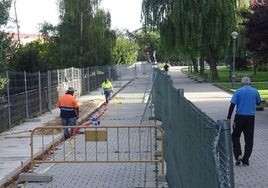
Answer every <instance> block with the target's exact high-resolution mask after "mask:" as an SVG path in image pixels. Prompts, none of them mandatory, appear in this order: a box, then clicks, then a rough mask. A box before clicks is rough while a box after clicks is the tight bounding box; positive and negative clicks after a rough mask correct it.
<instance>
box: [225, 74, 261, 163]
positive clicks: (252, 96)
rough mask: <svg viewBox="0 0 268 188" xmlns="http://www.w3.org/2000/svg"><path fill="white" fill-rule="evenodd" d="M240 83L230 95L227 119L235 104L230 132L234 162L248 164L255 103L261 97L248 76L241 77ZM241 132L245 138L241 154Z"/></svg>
mask: <svg viewBox="0 0 268 188" xmlns="http://www.w3.org/2000/svg"><path fill="white" fill-rule="evenodd" d="M241 84H242V87H241V88H239V89H237V90H236V91H235V92H234V94H233V96H232V99H231V104H230V107H229V111H228V116H227V121H228V122H230V120H231V116H232V113H233V110H234V107H235V106H236V114H235V118H234V122H233V132H232V142H233V151H234V157H235V160H236V163H235V164H236V165H240V164H241V162H242V164H243V165H245V166H248V165H249V158H250V156H251V153H252V149H253V140H254V124H255V113H256V105H259V104H260V103H261V98H260V94H259V92H258V90H256V89H255V88H253V87H251V86H250V78H248V77H243V78H242V80H241ZM242 132H243V135H244V140H245V147H244V155H243V156H242V150H241V145H240V137H241V133H242Z"/></svg>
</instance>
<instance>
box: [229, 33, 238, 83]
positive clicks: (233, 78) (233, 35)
mask: <svg viewBox="0 0 268 188" xmlns="http://www.w3.org/2000/svg"><path fill="white" fill-rule="evenodd" d="M231 36H232V38H233V70H232V88H234V85H235V39H236V38H237V36H238V33H237V32H236V31H233V32H232V33H231Z"/></svg>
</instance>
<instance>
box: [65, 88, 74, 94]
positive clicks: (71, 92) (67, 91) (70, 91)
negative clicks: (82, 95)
mask: <svg viewBox="0 0 268 188" xmlns="http://www.w3.org/2000/svg"><path fill="white" fill-rule="evenodd" d="M66 93H69V94H74V88H73V87H69V88H68V89H67V90H66Z"/></svg>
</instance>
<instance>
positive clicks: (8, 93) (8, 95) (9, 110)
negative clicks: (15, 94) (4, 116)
mask: <svg viewBox="0 0 268 188" xmlns="http://www.w3.org/2000/svg"><path fill="white" fill-rule="evenodd" d="M6 77H7V104H8V124H9V129H11V109H10V107H11V104H10V92H9V89H10V88H9V81H10V79H9V74H8V71H6Z"/></svg>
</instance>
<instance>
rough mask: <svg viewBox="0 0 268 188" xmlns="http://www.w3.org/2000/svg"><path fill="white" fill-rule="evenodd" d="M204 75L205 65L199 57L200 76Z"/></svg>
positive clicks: (202, 58)
mask: <svg viewBox="0 0 268 188" xmlns="http://www.w3.org/2000/svg"><path fill="white" fill-rule="evenodd" d="M204 73H205V63H204V57H202V56H201V57H200V74H201V75H202V76H204Z"/></svg>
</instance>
